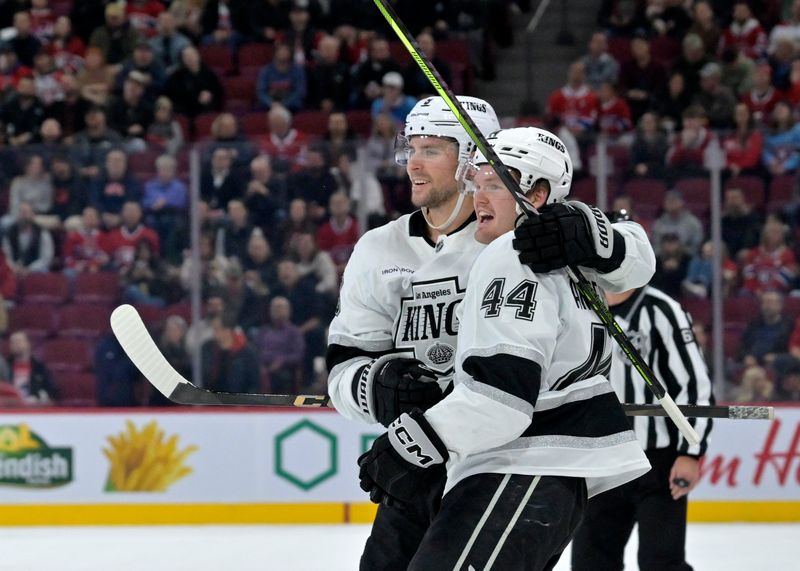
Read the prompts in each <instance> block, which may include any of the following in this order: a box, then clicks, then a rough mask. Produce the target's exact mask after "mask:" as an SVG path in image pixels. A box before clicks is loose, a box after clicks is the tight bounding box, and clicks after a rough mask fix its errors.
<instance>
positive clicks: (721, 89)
mask: <svg viewBox="0 0 800 571" xmlns="http://www.w3.org/2000/svg"><path fill="white" fill-rule="evenodd" d="M692 103H693V104H694V105H699V106H700V107H702V108H703V109H705V112H706V117H707V118H708V122H709V124H710V126H711V127H712V128H714V129H728V128H730V127H732V126H733V109H734V107H736V96H734V94H733V92H732V91H731V90H730V89H729V88H728V87H726V86H725V85H723V84H722V68H721V67H720V65H719V64H718V63H714V62H711V63H707V64H706V65H704V66H703V69H701V70H700V91H699V92H698V93H696V94H695V96H694V98H693V100H692Z"/></svg>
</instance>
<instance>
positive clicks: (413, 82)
mask: <svg viewBox="0 0 800 571" xmlns="http://www.w3.org/2000/svg"><path fill="white" fill-rule="evenodd" d="M417 44H418V45H419V47H420V48H421V49H422V53H424V54H425V56H426V57H427V58H428V61H430V62H431V63H433V67H435V68H436V71H438V72H439V75H441V76H442V79H444V80H445V82H447V84H448V85H451V78H452V73H451V71H450V64H449V63H447V61H446V60H444V59H442V58H440V57H439V56H437V55H436V41H435V40H434V39H433V34H431V33H429V32H422V33H421V34H417ZM403 78H404V80H405V92H406V93H407V94H409V95H411V96H412V97H416V98H417V99H421V98H423V97H427V96H428V95H435V93H434V92H433V89H432V88H431V82H430V81H429V80H428V78H427V77H426V76H425V74H424V73H422V70H421V69H420V68H419V66H418V65H416V64H415V63H412V64H411V65H409V66H408V67H407V68H406V71H405V73H404V74H403Z"/></svg>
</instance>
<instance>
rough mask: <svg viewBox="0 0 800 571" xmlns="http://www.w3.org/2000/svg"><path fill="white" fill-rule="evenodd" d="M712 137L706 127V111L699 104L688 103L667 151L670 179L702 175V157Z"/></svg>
mask: <svg viewBox="0 0 800 571" xmlns="http://www.w3.org/2000/svg"><path fill="white" fill-rule="evenodd" d="M713 138H714V134H713V133H712V132H711V131H709V130H708V129H707V128H706V113H705V110H704V109H703V108H702V107H701V106H700V105H696V104H695V105H690V106H689V107H687V108H686V110H685V111H684V112H683V129H681V130H680V132H678V133H675V135H674V136H673V138H672V144H671V145H670V147H669V151H668V152H667V166H668V167H670V172H668V173H667V174H668V175H670V177H671V178H672V179H675V178H681V177H692V176H704V174H705V170H704V166H703V157H704V154H705V151H706V148H708V145H709V144H711V141H712V140H713Z"/></svg>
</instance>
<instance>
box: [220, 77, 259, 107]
mask: <svg viewBox="0 0 800 571" xmlns="http://www.w3.org/2000/svg"><path fill="white" fill-rule="evenodd" d="M255 101H256V82H255V81H254V80H253V79H251V78H249V77H229V78H227V79H226V80H225V109H226V110H227V111H230V112H238V111H242V112H247V111H251V110H252V109H253V107H254V105H255Z"/></svg>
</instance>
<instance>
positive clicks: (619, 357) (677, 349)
mask: <svg viewBox="0 0 800 571" xmlns="http://www.w3.org/2000/svg"><path fill="white" fill-rule="evenodd" d="M610 309H611V312H612V313H613V314H614V316H615V317H616V319H617V322H618V323H619V324H620V326H621V327H622V328H623V329H624V330H625V331H626V332H627V334H628V337H629V338H630V339H631V341H632V342H633V344H634V346H635V347H636V348H637V349H638V350H639V352H640V353H641V355H642V357H643V358H644V359H645V361H646V362H647V364H648V365H650V368H651V369H652V370H653V372H654V373H655V375H656V378H657V379H658V380H659V381H660V382H661V383H662V384H663V385H664V387H665V388H666V390H667V392H668V393H669V395H670V396H671V397H672V398H673V399H674V400H675V402H676V403H677V404H692V405H695V404H697V405H707V404H713V403H714V395H713V392H712V389H711V379H710V378H709V375H708V367H707V366H706V362H705V360H704V359H703V355H702V353H701V351H700V348H699V347H698V345H697V341H696V339H695V337H694V333H693V332H692V322H691V318H690V317H689V315H688V314H687V313H686V311H685V310H684V309H683V308H682V307H681V306H680V304H679V303H678V302H677V301H675V300H674V299H672V298H671V297H669V296H668V295H667V294H665V293H664V292H662V291H660V290H658V289H656V288H654V287H650V286H646V287H644V288H641V289H639V290H637V291H636V292H635V293H634V294H633V295H632V296H631V297H630V298H628V299H627V300H625V301H624V302H623V303H620V304H618V305H615V306H613V307H611V308H610ZM610 378H611V384H612V385H613V387H614V390H615V391H616V393H617V396H619V398H620V400H622V401H623V402H627V403H655V402H658V401H657V399H656V397H655V396H654V395H653V393H652V392H651V391H650V389H649V388H648V387H647V386H646V385H645V382H644V380H643V379H642V378H641V376H640V375H639V373H638V372H636V370H635V369H634V368H633V367H632V366H631V364H630V362H629V361H628V359H627V357H625V355H624V354H623V352H622V350H621V349H620V348H619V347H618V346H615V350H614V355H613V359H612V365H611V375H610ZM689 421H690V423H691V424H692V426H694V428H695V430H696V431H697V433H698V434H699V435H700V436H701V441H700V444H699V445H697V446H689V444H688V443H687V442H686V441H685V440H684V439H683V437H682V436H681V434H680V432H679V431H678V429H677V428H676V427H675V425H674V424H673V423H672V422H671V421H670V420H669V418H666V417H650V416H638V417H633V427H634V431H635V432H636V436H637V438H638V439H639V442H640V443H641V445H642V447H643V448H644V449H645V450H655V449H659V448H672V449H676V450H677V451H678V452H679V453H681V454H688V455H692V456H702V455H703V454H705V451H706V448H707V446H708V436H709V433H710V432H711V426H712V421H711V419H708V418H696V419H695V418H690V419H689Z"/></svg>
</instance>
